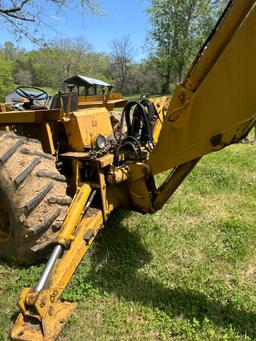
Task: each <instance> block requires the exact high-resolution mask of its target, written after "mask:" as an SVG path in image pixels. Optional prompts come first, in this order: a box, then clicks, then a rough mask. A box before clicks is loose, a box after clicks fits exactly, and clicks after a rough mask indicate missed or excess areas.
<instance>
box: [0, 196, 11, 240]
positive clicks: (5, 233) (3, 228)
mask: <svg viewBox="0 0 256 341" xmlns="http://www.w3.org/2000/svg"><path fill="white" fill-rule="evenodd" d="M10 234H11V224H10V219H9V212H8V206H7V205H6V202H5V201H4V200H3V198H0V242H5V241H7V240H8V239H9V238H10Z"/></svg>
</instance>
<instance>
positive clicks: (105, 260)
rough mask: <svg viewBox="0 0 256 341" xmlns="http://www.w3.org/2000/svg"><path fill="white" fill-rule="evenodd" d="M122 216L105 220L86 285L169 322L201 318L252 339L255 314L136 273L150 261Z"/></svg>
mask: <svg viewBox="0 0 256 341" xmlns="http://www.w3.org/2000/svg"><path fill="white" fill-rule="evenodd" d="M122 217H123V216H122V213H121V215H120V213H119V214H117V215H116V216H114V217H112V219H110V220H109V223H108V224H107V225H108V226H106V228H105V230H104V231H103V232H102V235H101V236H100V238H99V239H98V240H97V241H96V245H95V248H94V252H93V253H92V254H91V261H92V266H93V268H94V271H92V272H91V273H90V274H89V275H88V276H87V277H86V281H90V282H93V285H94V286H95V285H96V286H97V287H98V288H99V289H101V290H107V291H109V292H114V293H116V294H117V295H118V296H119V297H122V298H124V299H125V300H127V301H133V302H138V303H141V304H142V305H144V306H147V307H152V308H156V309H160V310H162V311H164V312H165V313H166V314H168V315H169V316H170V317H171V318H173V317H175V316H184V317H185V318H187V319H189V320H191V321H193V319H194V318H196V319H197V320H199V321H201V322H203V320H204V319H205V318H207V319H208V320H210V321H211V322H212V323H214V324H215V325H216V326H220V327H229V326H232V328H233V329H234V330H236V331H237V332H238V333H239V334H241V335H248V336H250V337H251V338H253V339H254V338H255V337H256V328H255V321H256V314H255V313H252V312H247V311H244V310H240V309H238V308H237V307H236V306H234V305H233V304H232V303H230V304H227V305H223V304H222V303H221V302H218V301H214V300H211V299H209V298H208V297H206V296H205V295H203V294H201V293H200V292H197V291H192V290H187V289H183V288H174V289H172V288H168V287H165V286H164V285H163V284H161V283H160V282H159V281H157V280H155V279H152V278H149V277H147V276H145V275H142V274H139V273H137V270H138V269H139V268H140V267H142V266H143V265H145V264H146V263H148V262H149V261H150V260H151V259H152V255H151V254H150V253H149V252H148V250H146V249H145V247H144V246H143V245H142V243H141V241H140V236H139V234H138V233H137V232H129V231H128V230H127V229H126V228H125V227H124V226H122V221H120V220H121V219H122Z"/></svg>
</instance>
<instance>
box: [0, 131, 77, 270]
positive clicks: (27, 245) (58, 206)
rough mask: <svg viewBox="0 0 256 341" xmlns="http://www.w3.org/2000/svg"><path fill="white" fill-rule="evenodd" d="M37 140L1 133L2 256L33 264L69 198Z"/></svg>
mask: <svg viewBox="0 0 256 341" xmlns="http://www.w3.org/2000/svg"><path fill="white" fill-rule="evenodd" d="M66 188H67V185H66V179H65V177H64V176H63V175H61V174H60V173H59V172H58V170H57V169H56V167H55V159H54V158H53V156H52V155H51V154H46V153H44V152H43V150H42V146H41V143H40V142H39V141H38V140H34V139H29V138H25V137H21V136H18V135H16V134H14V133H9V132H8V133H2V134H1V135H0V258H4V259H6V260H8V261H11V262H14V263H17V264H27V265H29V264H34V263H36V262H38V261H40V260H43V259H44V258H45V256H46V255H47V254H48V253H49V251H50V249H51V247H52V245H53V242H54V240H55V237H56V234H57V232H58V230H59V229H60V227H61V225H62V223H63V220H64V219H65V216H66V213H67V209H68V207H69V205H70V202H71V198H70V197H69V196H67V195H66Z"/></svg>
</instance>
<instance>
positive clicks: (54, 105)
mask: <svg viewBox="0 0 256 341" xmlns="http://www.w3.org/2000/svg"><path fill="white" fill-rule="evenodd" d="M69 96H70V93H69V92H61V93H58V94H56V95H54V96H53V98H52V102H51V106H50V109H60V108H61V98H62V103H63V107H64V112H67V111H68V99H69ZM77 109H78V95H77V93H76V92H73V93H72V94H71V105H70V111H77Z"/></svg>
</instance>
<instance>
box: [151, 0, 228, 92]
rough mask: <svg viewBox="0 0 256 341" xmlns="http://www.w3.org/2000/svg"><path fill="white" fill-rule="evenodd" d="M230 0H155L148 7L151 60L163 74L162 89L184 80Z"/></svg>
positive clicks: (154, 66)
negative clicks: (189, 67) (197, 53)
mask: <svg viewBox="0 0 256 341" xmlns="http://www.w3.org/2000/svg"><path fill="white" fill-rule="evenodd" d="M226 2H227V1H224V0H221V1H212V0H186V1H179V0H152V2H151V6H150V7H149V9H148V13H149V16H150V21H151V25H152V29H151V31H150V33H149V42H150V49H151V64H152V67H153V68H156V69H157V70H158V72H159V73H160V75H161V78H162V92H163V93H169V91H170V83H176V82H179V81H181V79H182V77H183V75H184V72H185V70H186V68H187V66H188V65H189V64H190V63H191V60H192V58H193V57H194V56H195V54H196V52H197V51H198V49H199V48H200V46H201V45H202V43H203V41H204V40H205V39H206V37H207V35H208V34H209V33H210V31H211V29H212V28H213V26H214V23H215V22H216V20H217V18H218V15H219V14H220V12H221V10H222V9H223V7H224V5H225V3H226Z"/></svg>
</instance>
